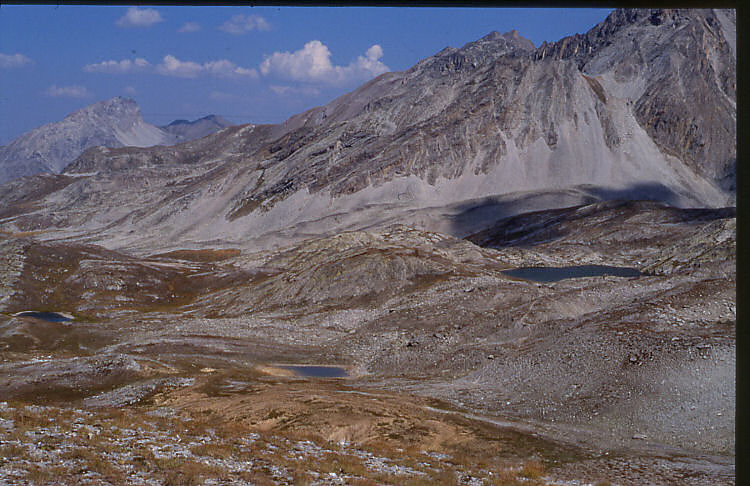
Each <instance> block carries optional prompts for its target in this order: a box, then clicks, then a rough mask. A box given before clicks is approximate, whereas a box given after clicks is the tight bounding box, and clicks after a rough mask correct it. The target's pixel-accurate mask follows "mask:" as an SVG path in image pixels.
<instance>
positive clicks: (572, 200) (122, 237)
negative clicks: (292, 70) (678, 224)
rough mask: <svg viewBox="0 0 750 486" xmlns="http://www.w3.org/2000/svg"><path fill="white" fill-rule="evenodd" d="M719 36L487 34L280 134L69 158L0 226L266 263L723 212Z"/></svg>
mask: <svg viewBox="0 0 750 486" xmlns="http://www.w3.org/2000/svg"><path fill="white" fill-rule="evenodd" d="M735 38H736V19H735V14H734V11H731V10H708V9H702V10H701V9H686V10H665V9H653V10H652V9H618V10H616V11H614V12H612V14H610V15H609V16H608V17H607V19H605V20H604V21H603V22H601V23H600V24H598V25H597V26H595V27H593V28H592V29H591V30H590V31H589V32H587V33H585V34H578V35H575V36H570V37H566V38H564V39H561V40H559V41H557V42H555V43H551V44H547V43H545V44H542V45H541V46H539V47H535V46H534V45H533V44H532V43H531V42H529V41H527V40H525V39H523V38H522V37H520V36H519V35H518V33H517V32H509V33H506V34H499V33H497V32H492V33H490V34H488V35H487V36H485V37H483V38H481V39H479V40H477V41H474V42H470V43H468V44H466V45H465V46H463V47H461V48H453V47H448V48H445V49H443V50H442V51H440V52H438V53H437V54H435V55H434V56H431V57H429V58H427V59H424V60H422V61H420V62H419V63H417V64H416V65H415V66H413V67H412V68H410V69H408V70H406V71H402V72H389V73H385V74H383V75H381V76H379V77H377V78H375V79H373V80H371V81H369V82H367V83H365V84H364V85H362V86H361V87H359V88H358V89H356V90H354V91H352V92H351V93H348V94H345V95H343V96H341V97H339V98H337V99H335V100H333V101H331V102H330V103H328V104H327V105H325V106H322V107H317V108H314V109H311V110H308V111H306V112H304V113H301V114H298V115H295V116H293V117H291V118H290V119H288V120H287V121H286V122H284V123H282V124H278V125H246V126H235V127H229V128H226V129H224V130H221V131H219V132H217V133H215V134H213V135H209V136H207V137H204V138H202V139H200V140H195V141H191V142H186V143H183V144H181V145H179V146H177V147H151V148H119V149H101V148H92V149H89V150H87V151H86V152H84V153H83V154H82V155H81V156H80V157H79V158H78V159H77V160H76V161H75V162H74V163H72V164H71V165H70V166H69V167H68V168H67V169H66V175H65V176H64V177H63V176H59V177H58V178H56V179H51V178H46V179H45V180H44V181H42V180H41V179H40V180H38V181H28V183H23V184H20V183H19V184H16V185H15V186H12V187H11V186H8V185H6V186H4V187H2V188H0V217H3V215H8V216H16V218H14V219H13V223H12V224H13V226H12V227H11V226H8V230H14V231H15V230H25V229H30V228H34V229H39V228H44V227H55V228H57V231H56V233H55V234H56V235H63V234H69V235H71V236H74V235H78V236H83V235H85V237H86V238H87V239H89V240H90V241H97V242H100V243H102V244H105V245H107V246H110V247H121V246H124V245H127V246H128V247H131V248H132V247H133V245H141V247H143V248H146V247H153V246H159V245H164V244H178V242H180V241H190V242H196V243H197V242H207V241H217V240H221V241H224V242H231V243H232V244H238V245H245V246H247V247H250V246H256V247H261V248H267V247H269V245H274V244H277V243H285V244H286V243H288V242H290V241H292V240H294V239H302V238H309V237H311V236H316V235H328V234H335V233H337V232H340V231H344V230H356V229H363V228H372V227H374V226H377V225H382V224H386V223H387V224H390V223H393V222H399V223H405V224H411V225H413V226H416V227H419V228H422V229H426V230H430V231H439V232H443V233H448V234H451V235H454V236H461V237H463V236H466V235H468V234H471V233H474V232H477V231H480V230H482V229H484V228H488V227H490V226H492V225H493V224H494V223H495V222H496V221H498V220H499V219H502V218H504V217H508V216H512V215H514V214H519V213H522V212H526V211H534V210H540V209H550V208H561V207H569V206H574V205H578V204H587V203H591V202H596V201H600V200H615V199H630V200H644V199H646V200H655V201H661V202H665V203H668V204H670V205H672V206H678V207H723V206H728V205H733V204H734V201H735V194H736V189H735V188H736V186H735V184H734V180H735V178H736V164H737V148H736V146H737V131H736V120H737V107H736V79H737V75H736V62H737V61H736V45H735ZM143 187H148V188H149V190H148V191H143V190H141V189H142V188H143ZM32 193H33V194H35V196H34V197H35V204H36V205H35V206H33V207H32V206H29V205H28V204H27V202H28V198H29V197H31V196H30V195H31V194H32ZM134 193H138V197H137V198H134V196H133V194H134ZM102 201H105V202H106V204H103V203H102ZM3 208H5V209H3ZM94 216H95V217H94ZM63 228H67V229H66V230H65V231H67V233H66V232H65V231H63Z"/></svg>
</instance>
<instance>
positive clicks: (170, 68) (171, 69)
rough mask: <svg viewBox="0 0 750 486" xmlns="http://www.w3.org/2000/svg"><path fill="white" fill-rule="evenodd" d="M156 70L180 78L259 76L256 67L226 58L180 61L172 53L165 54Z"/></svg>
mask: <svg viewBox="0 0 750 486" xmlns="http://www.w3.org/2000/svg"><path fill="white" fill-rule="evenodd" d="M156 72H158V73H159V74H162V75H164V76H177V77H180V78H195V77H197V76H200V75H203V74H209V75H213V76H218V77H222V78H231V77H248V78H253V79H255V78H257V77H258V71H256V70H255V69H253V68H250V69H247V68H243V67H240V66H238V65H236V64H235V63H233V62H231V61H227V60H226V59H219V60H218V61H208V62H205V63H203V64H200V63H197V62H193V61H180V60H179V59H177V58H176V57H174V56H173V55H171V54H168V55H166V56H164V60H163V62H162V63H161V64H159V65H158V66H156Z"/></svg>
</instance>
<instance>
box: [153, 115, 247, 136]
mask: <svg viewBox="0 0 750 486" xmlns="http://www.w3.org/2000/svg"><path fill="white" fill-rule="evenodd" d="M231 126H233V123H231V122H229V121H227V120H225V119H224V118H222V117H220V116H217V115H208V116H204V117H203V118H199V119H197V120H193V121H188V120H175V121H173V122H172V123H170V124H169V125H165V126H162V127H159V128H161V129H162V130H164V131H165V132H168V133H171V134H172V135H174V136H175V137H177V140H178V141H180V142H183V141H186V140H193V139H196V138H203V137H205V136H206V135H211V134H212V133H215V132H217V131H219V130H221V129H223V128H227V127H231Z"/></svg>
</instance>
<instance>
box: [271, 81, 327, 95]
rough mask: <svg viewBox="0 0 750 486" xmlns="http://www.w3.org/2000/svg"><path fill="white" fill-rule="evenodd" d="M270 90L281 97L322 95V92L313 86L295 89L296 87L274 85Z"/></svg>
mask: <svg viewBox="0 0 750 486" xmlns="http://www.w3.org/2000/svg"><path fill="white" fill-rule="evenodd" d="M269 89H270V90H271V91H273V92H274V93H276V94H277V95H279V96H286V95H296V94H302V95H308V96H317V95H319V94H320V90H319V89H318V88H313V87H312V86H301V87H295V86H278V85H274V84H272V85H271V86H269Z"/></svg>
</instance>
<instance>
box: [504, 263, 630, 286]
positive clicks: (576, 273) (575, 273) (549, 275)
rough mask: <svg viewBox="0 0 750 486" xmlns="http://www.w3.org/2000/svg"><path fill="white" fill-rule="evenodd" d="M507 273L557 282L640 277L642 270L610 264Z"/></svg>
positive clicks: (541, 268) (516, 269)
mask: <svg viewBox="0 0 750 486" xmlns="http://www.w3.org/2000/svg"><path fill="white" fill-rule="evenodd" d="M503 273H504V274H505V275H509V276H511V277H516V278H522V279H524V280H533V281H534V282H557V281H559V280H564V279H566V278H582V277H601V276H604V275H611V276H613V277H640V276H641V275H642V274H641V271H640V270H638V269H637V268H630V267H611V266H609V265H573V266H570V267H521V268H514V269H511V270H504V271H503Z"/></svg>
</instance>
